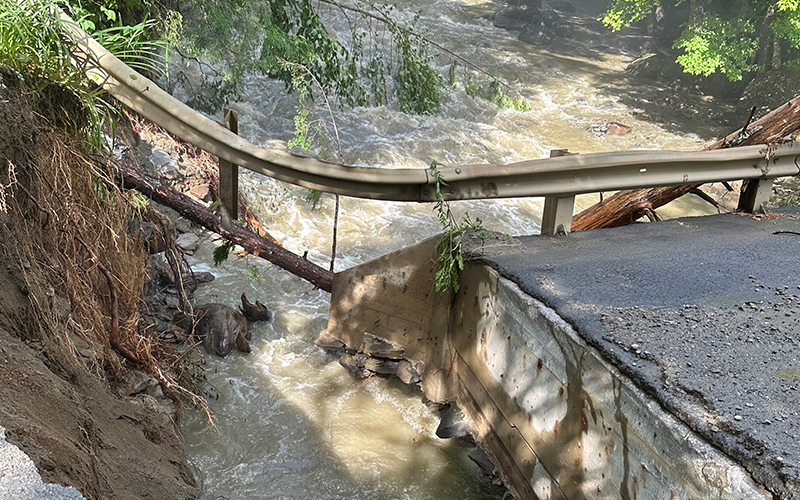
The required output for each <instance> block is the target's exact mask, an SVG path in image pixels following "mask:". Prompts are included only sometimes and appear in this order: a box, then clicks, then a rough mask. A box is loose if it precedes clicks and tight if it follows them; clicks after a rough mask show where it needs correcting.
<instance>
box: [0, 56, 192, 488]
mask: <svg viewBox="0 0 800 500" xmlns="http://www.w3.org/2000/svg"><path fill="white" fill-rule="evenodd" d="M59 94H63V95H61V96H60V97H59ZM42 96H44V97H42ZM33 97H34V96H33V93H32V92H31V90H30V88H29V87H28V86H26V85H25V84H24V83H23V82H22V81H20V80H19V79H18V78H17V77H16V76H14V75H11V74H9V73H7V72H4V71H2V70H0V116H3V117H4V119H3V120H2V121H0V183H2V186H0V221H2V224H1V225H0V426H2V427H4V428H5V429H6V435H7V439H8V440H9V441H11V442H13V443H14V444H16V445H17V446H19V447H20V448H21V449H22V450H23V451H24V452H25V453H26V454H28V455H29V456H30V457H31V458H32V459H33V461H34V463H35V464H36V466H37V467H38V469H39V471H40V472H41V474H42V476H43V478H44V479H45V481H50V482H58V483H62V484H66V485H72V486H75V487H76V488H77V489H79V490H80V491H81V493H83V495H84V496H85V497H86V498H89V499H111V498H113V499H118V500H122V499H141V498H154V499H195V498H200V497H201V496H202V493H201V491H200V489H199V488H198V487H197V484H196V482H195V479H194V477H193V475H192V473H191V471H190V469H189V467H188V465H187V462H186V458H185V455H184V452H183V448H182V445H181V442H180V440H179V438H178V435H177V433H176V428H175V425H174V423H173V421H172V418H171V414H170V413H169V412H168V411H166V410H164V409H162V408H161V405H159V401H158V400H156V399H155V398H154V397H152V396H150V395H145V394H139V395H137V396H136V397H134V398H121V397H119V396H117V395H116V394H117V392H118V386H119V382H120V381H125V380H128V381H130V377H129V375H130V374H131V373H139V372H131V371H130V370H131V368H134V367H133V366H131V365H130V363H129V362H127V361H125V360H124V359H123V358H122V357H120V356H119V354H118V353H117V352H116V351H115V350H114V349H112V347H111V345H110V344H109V341H108V335H109V331H110V330H111V323H112V322H111V317H112V304H113V301H112V300H111V296H110V293H109V292H110V289H109V287H108V283H107V281H106V278H105V277H104V275H103V273H101V272H100V268H107V269H108V271H109V273H110V275H111V276H112V280H111V282H112V283H113V285H114V288H115V289H116V292H117V294H118V296H119V307H118V314H119V324H120V328H119V336H120V342H121V343H122V344H123V345H126V346H127V348H128V349H131V350H132V351H134V352H136V353H139V355H140V356H141V359H143V360H152V359H154V358H153V357H152V353H153V352H156V351H157V350H158V349H159V347H158V345H157V344H155V343H154V342H153V341H151V340H149V339H147V338H145V337H141V336H139V337H137V335H136V330H137V324H138V312H137V304H138V303H139V300H140V296H141V291H142V285H143V282H144V279H145V273H144V269H145V267H144V263H145V253H144V251H143V249H142V243H141V241H140V239H139V238H138V237H137V236H135V235H132V234H130V232H129V230H128V225H129V223H130V221H131V219H132V218H133V216H134V215H135V208H132V206H133V204H132V203H131V202H130V199H129V198H128V197H127V196H128V195H127V193H123V192H120V191H119V190H117V189H116V188H115V186H113V183H110V181H108V180H107V177H106V176H104V175H103V171H102V167H101V164H100V162H98V161H96V160H97V159H93V158H89V157H86V156H85V155H82V154H81V153H79V152H77V150H78V149H79V148H75V147H73V146H71V145H69V144H66V143H65V141H69V140H70V139H69V137H70V136H69V134H64V131H65V130H67V129H69V128H71V126H72V125H74V123H72V122H71V118H73V117H75V116H78V115H80V113H71V112H70V111H69V110H70V109H73V108H71V107H70V104H69V102H70V101H69V92H67V91H63V89H62V90H60V91H59V90H56V91H55V92H54V93H52V95H50V96H49V97H48V96H47V92H43V93H41V94H40V95H39V96H37V100H36V101H35V100H34V99H33ZM61 98H64V99H65V100H64V101H62V100H61ZM73 104H74V103H73ZM75 109H77V110H78V111H80V109H79V108H75ZM153 367H154V365H152V364H151V365H148V364H147V363H142V364H141V365H138V366H136V367H135V368H137V369H138V370H141V371H144V372H149V371H152V370H153V369H154V368H153ZM142 376H144V375H143V374H142ZM150 380H152V379H150ZM162 385H164V384H163V383H162ZM127 392H128V393H129V392H130V391H127ZM165 392H166V393H169V392H170V391H169V390H167V388H165Z"/></svg>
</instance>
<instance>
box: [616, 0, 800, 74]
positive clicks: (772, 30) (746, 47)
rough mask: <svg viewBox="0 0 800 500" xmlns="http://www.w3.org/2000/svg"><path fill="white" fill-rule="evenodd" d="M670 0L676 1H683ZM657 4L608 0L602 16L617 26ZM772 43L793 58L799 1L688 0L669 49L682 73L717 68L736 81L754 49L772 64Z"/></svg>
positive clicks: (799, 30)
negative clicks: (673, 51)
mask: <svg viewBox="0 0 800 500" xmlns="http://www.w3.org/2000/svg"><path fill="white" fill-rule="evenodd" d="M672 1H673V2H674V3H675V4H678V5H679V4H681V3H682V2H683V1H684V0H672ZM660 4H661V1H660V0H614V1H613V3H612V4H611V6H610V7H609V9H608V11H607V12H606V13H605V14H604V15H603V16H602V20H603V22H604V23H605V24H606V25H607V26H609V27H611V28H612V29H614V30H618V29H620V28H622V27H625V26H630V25H631V24H632V23H635V22H637V21H639V20H642V19H644V18H645V17H646V16H648V15H649V14H650V13H651V12H652V11H653V9H655V8H656V7H657V6H659V5H660ZM775 41H777V42H778V46H779V48H780V51H781V52H782V53H783V54H786V55H788V56H790V58H795V63H796V62H797V61H798V59H797V57H798V53H797V50H796V49H798V48H800V0H735V1H734V0H692V9H691V18H690V19H689V21H688V22H687V23H686V24H685V25H684V29H683V32H682V33H681V35H680V36H679V37H678V38H677V39H676V40H675V41H674V44H673V47H674V48H676V49H680V50H681V52H682V53H681V55H680V56H678V58H677V62H678V63H679V64H680V65H681V66H682V67H683V68H684V71H686V72H687V73H691V74H694V75H704V76H709V75H711V74H712V73H714V72H716V71H719V72H720V73H722V74H724V75H726V76H727V77H728V79H730V80H732V81H736V80H741V79H742V78H743V76H744V73H746V72H748V71H755V70H756V69H758V67H757V66H756V65H755V64H754V62H755V59H756V55H757V54H758V53H759V51H761V56H760V57H759V59H760V60H762V61H765V62H767V63H769V64H772V60H769V59H766V58H764V56H765V55H766V54H769V53H770V52H771V51H772V50H773V47H774V45H773V42H775ZM760 43H761V44H764V45H763V46H759V44H760ZM779 55H780V54H779ZM774 60H778V61H780V60H782V58H781V57H777V58H774Z"/></svg>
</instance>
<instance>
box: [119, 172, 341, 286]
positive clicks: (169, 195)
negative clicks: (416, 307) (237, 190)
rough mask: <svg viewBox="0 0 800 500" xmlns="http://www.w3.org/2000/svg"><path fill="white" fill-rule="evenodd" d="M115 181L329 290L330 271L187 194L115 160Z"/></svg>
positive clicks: (249, 251)
mask: <svg viewBox="0 0 800 500" xmlns="http://www.w3.org/2000/svg"><path fill="white" fill-rule="evenodd" d="M114 167H115V168H116V174H117V179H118V181H119V182H120V183H121V184H122V185H123V187H125V188H126V189H135V190H137V191H139V192H140V193H142V194H143V195H145V196H147V197H148V198H150V199H151V200H153V201H155V202H157V203H161V204H162V205H165V206H168V207H170V208H171V209H173V210H175V211H177V212H178V213H180V214H181V215H182V216H184V217H186V218H187V219H189V220H191V221H192V222H195V223H197V224H200V225H201V226H203V227H205V228H206V229H208V230H209V231H213V232H215V233H217V234H219V235H220V236H222V237H223V238H225V239H226V240H228V241H231V242H233V243H236V244H237V245H239V246H241V247H242V248H244V250H245V252H247V253H249V254H252V255H254V256H258V257H261V258H262V259H265V260H268V261H269V262H272V263H273V264H275V265H276V266H278V267H280V268H282V269H285V270H287V271H289V272H291V273H292V274H294V275H295V276H299V277H300V278H303V279H304V280H306V281H308V282H309V283H311V284H312V285H314V286H316V287H319V288H321V289H322V290H325V291H326V292H328V293H330V292H331V289H332V287H333V273H332V272H331V271H328V270H327V269H324V268H322V267H320V266H318V265H316V264H314V263H313V262H310V261H308V260H306V259H304V258H302V257H300V256H299V255H297V254H294V253H292V252H290V251H289V250H286V249H285V248H283V247H281V246H279V245H276V244H275V243H273V242H271V241H269V240H268V239H267V238H264V237H263V236H261V235H258V234H256V233H254V232H253V231H250V230H249V229H246V228H244V227H240V226H237V225H236V224H225V225H223V223H222V218H221V217H220V216H219V215H218V214H216V213H214V212H212V211H211V210H209V209H208V208H206V207H204V206H203V205H201V204H200V203H198V202H196V201H194V200H193V199H191V198H190V197H188V196H186V195H184V194H182V193H179V192H178V191H175V190H174V189H172V188H170V187H168V186H165V185H163V184H161V183H159V182H158V181H155V180H153V179H149V178H147V177H145V176H144V175H142V173H141V172H139V171H137V170H136V169H134V168H131V167H129V166H126V165H123V164H121V163H120V162H115V163H114Z"/></svg>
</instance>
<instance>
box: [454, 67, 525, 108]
mask: <svg viewBox="0 0 800 500" xmlns="http://www.w3.org/2000/svg"><path fill="white" fill-rule="evenodd" d="M464 91H465V92H466V93H467V95H468V96H470V97H479V98H481V99H485V100H487V101H489V102H491V103H492V104H494V105H495V106H498V107H500V108H504V109H505V108H514V109H515V110H517V111H521V112H525V113H527V112H529V111H530V110H531V104H530V103H529V102H528V101H526V100H525V99H523V98H522V97H510V96H509V95H508V94H507V93H506V92H504V91H503V89H502V88H501V86H500V80H492V82H491V83H490V84H489V86H488V87H484V86H483V85H482V84H481V83H480V81H479V80H478V77H476V76H475V75H473V74H470V75H469V76H468V77H467V81H466V83H465V84H464Z"/></svg>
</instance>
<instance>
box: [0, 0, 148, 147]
mask: <svg viewBox="0 0 800 500" xmlns="http://www.w3.org/2000/svg"><path fill="white" fill-rule="evenodd" d="M58 4H59V5H62V6H67V7H72V9H70V10H76V11H80V9H78V8H77V7H75V6H72V5H69V4H67V3H66V2H59V3H58ZM56 5H57V3H56V2H55V0H19V1H18V0H0V64H2V65H3V66H6V67H9V68H11V69H12V70H14V71H16V72H18V73H19V74H24V75H27V76H29V77H34V78H37V79H38V81H37V82H35V83H34V85H33V87H34V97H38V96H39V95H40V91H41V90H43V89H45V88H46V87H47V86H48V85H50V84H52V83H56V84H60V85H63V86H64V87H66V88H68V89H70V90H71V91H72V92H74V93H75V95H76V96H77V97H78V99H79V100H80V102H81V103H82V105H83V107H84V111H86V112H87V115H88V123H87V124H85V125H84V124H77V123H76V125H79V126H81V127H83V128H82V129H81V130H80V131H79V132H82V133H83V135H84V138H85V140H86V145H87V148H88V149H89V150H92V151H99V150H100V149H101V148H102V147H104V145H105V140H104V137H103V126H104V124H106V123H107V122H109V121H110V120H111V119H112V118H113V116H114V115H115V113H116V110H115V109H114V108H113V107H112V106H110V105H109V104H108V103H107V102H106V101H104V100H103V99H101V98H100V96H101V91H100V90H98V89H96V88H94V87H92V86H90V85H89V83H88V82H87V81H86V78H85V76H84V74H83V71H82V70H81V68H79V67H76V66H75V65H73V64H72V62H71V54H70V49H71V48H72V47H73V45H74V43H73V42H72V39H71V38H70V36H69V34H68V32H67V30H66V27H65V26H64V25H63V24H62V23H61V22H60V20H59V18H58V15H57V13H58V10H57V9H56ZM98 12H99V13H100V15H102V16H103V19H105V20H106V21H107V22H115V21H118V15H117V14H116V13H115V11H113V10H111V9H109V8H108V7H104V8H103V9H100V10H98ZM79 23H81V24H83V25H84V26H86V27H94V26H96V24H95V23H93V22H91V21H89V20H88V18H83V19H81V20H79ZM151 26H152V23H147V22H145V23H140V24H136V25H133V26H121V25H120V26H116V27H106V28H104V29H102V30H100V31H96V32H95V33H94V36H95V37H96V38H97V40H98V41H99V42H100V43H101V44H103V45H105V46H106V47H108V48H109V50H110V51H111V52H112V53H115V55H117V57H119V58H120V59H122V60H123V61H125V62H127V63H128V64H132V65H137V64H138V65H140V67H142V68H149V69H156V68H157V66H156V65H155V64H154V63H153V62H152V61H153V59H152V57H151V55H152V53H153V51H154V50H155V49H156V48H157V46H158V43H157V42H151V41H149V39H148V36H149V35H147V31H148V30H149V29H150V27H151Z"/></svg>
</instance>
